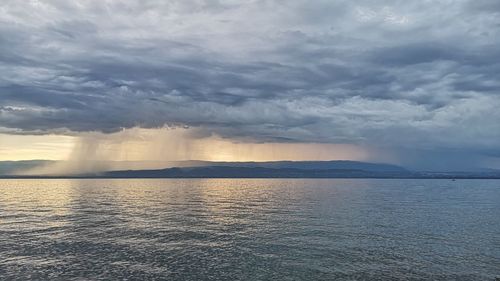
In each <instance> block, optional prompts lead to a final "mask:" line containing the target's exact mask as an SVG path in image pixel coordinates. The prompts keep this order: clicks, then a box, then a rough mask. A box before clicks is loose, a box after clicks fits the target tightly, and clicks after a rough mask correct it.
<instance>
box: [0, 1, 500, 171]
mask: <svg viewBox="0 0 500 281" xmlns="http://www.w3.org/2000/svg"><path fill="white" fill-rule="evenodd" d="M499 45H500V2H499V1H497V0H474V1H472V0H432V1H431V0H419V1H408V0H405V1H396V0H380V1H368V0H360V1H340V0H337V1H335V0H316V1H306V0H288V1H272V0H249V1H243V0H241V1H233V0H227V1H223V0H170V1H163V0H161V1H160V0H141V1H135V0H129V1H110V0H99V1H97V0H88V1H66V0H47V1H35V0H31V1H17V0H0V160H26V159H60V160H63V159H75V158H77V159H78V160H82V161H84V160H85V159H99V160H102V159H106V160H120V161H138V160H140V161H147V160H155V161H156V160H187V159H200V160H216V161H251V160H254V161H265V160H285V159H286V160H329V159H352V160H362V161H372V162H390V163H395V164H401V165H403V166H405V167H410V168H415V169H421V170H468V169H476V168H478V167H482V168H500V110H499V108H500V79H499V76H498V75H499V74H498V73H500V48H498V46H499Z"/></svg>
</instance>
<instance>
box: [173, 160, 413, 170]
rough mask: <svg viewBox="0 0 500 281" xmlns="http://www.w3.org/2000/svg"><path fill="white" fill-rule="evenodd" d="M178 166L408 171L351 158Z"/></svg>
mask: <svg viewBox="0 0 500 281" xmlns="http://www.w3.org/2000/svg"><path fill="white" fill-rule="evenodd" d="M177 164H178V167H206V166H217V167H239V168H244V167H245V168H249V167H259V168H272V169H283V168H290V169H302V170H363V171H369V172H407V170H406V169H405V168H403V167H400V166H396V165H392V164H385V163H369V162H360V161H349V160H334V161H271V162H210V161H180V162H178V163H177Z"/></svg>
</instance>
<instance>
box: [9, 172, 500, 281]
mask: <svg viewBox="0 0 500 281" xmlns="http://www.w3.org/2000/svg"><path fill="white" fill-rule="evenodd" d="M496 277H500V181H498V180H457V181H450V180H365V179H353V180H341V179H335V180H329V179H304V180H301V179H290V180H288V179H223V180H221V179H206V180H204V179H179V180H177V179H166V180H163V179H137V180H130V179H127V180H110V179H105V180H95V179H91V180H0V280H495V278H496Z"/></svg>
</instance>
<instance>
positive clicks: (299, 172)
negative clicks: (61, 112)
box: [0, 160, 500, 178]
mask: <svg viewBox="0 0 500 281" xmlns="http://www.w3.org/2000/svg"><path fill="white" fill-rule="evenodd" d="M53 164H54V162H53V161H43V160H36V161H4V162H0V172H1V174H0V177H3V178H500V171H497V170H484V171H481V172H461V171H458V172H457V171H443V172H435V171H433V172H426V171H411V170H408V169H406V168H404V167H401V166H397V165H392V164H386V163H368V162H359V161H274V162H210V161H177V162H170V163H169V164H170V165H174V166H173V167H168V168H163V169H125V170H112V171H99V172H82V173H76V174H36V173H31V174H30V173H26V172H23V170H24V171H37V169H36V167H37V166H40V165H53ZM57 165H64V162H60V163H57ZM122 166H126V165H124V164H122Z"/></svg>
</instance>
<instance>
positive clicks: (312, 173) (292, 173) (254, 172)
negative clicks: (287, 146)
mask: <svg viewBox="0 0 500 281" xmlns="http://www.w3.org/2000/svg"><path fill="white" fill-rule="evenodd" d="M411 175H412V173H411V172H408V171H406V170H398V171H366V170H361V169H312V168H308V169H297V168H267V167H230V166H205V167H186V168H169V169H161V170H138V171H137V170H136V171H134V170H130V171H112V172H105V173H101V174H99V176H101V177H105V178H368V177H375V178H377V177H380V178H391V177H410V176H411Z"/></svg>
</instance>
